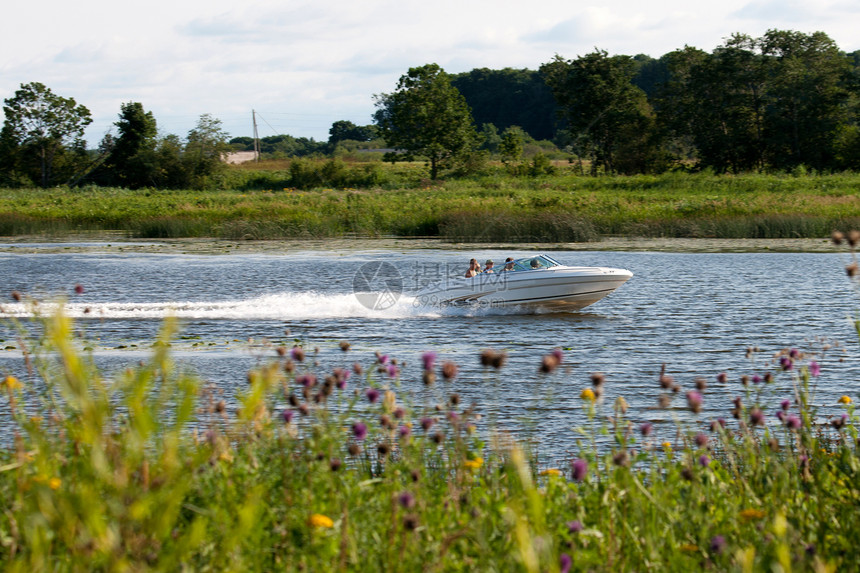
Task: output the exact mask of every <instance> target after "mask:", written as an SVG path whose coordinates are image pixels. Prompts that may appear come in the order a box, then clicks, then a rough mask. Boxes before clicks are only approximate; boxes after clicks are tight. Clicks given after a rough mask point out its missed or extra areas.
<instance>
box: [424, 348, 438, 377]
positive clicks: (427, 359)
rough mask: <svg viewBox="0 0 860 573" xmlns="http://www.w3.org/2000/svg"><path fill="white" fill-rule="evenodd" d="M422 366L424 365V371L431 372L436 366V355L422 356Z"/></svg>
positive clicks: (426, 353)
mask: <svg viewBox="0 0 860 573" xmlns="http://www.w3.org/2000/svg"><path fill="white" fill-rule="evenodd" d="M421 364H423V365H424V370H425V371H427V372H429V371H430V370H433V368H434V367H435V366H436V353H435V352H425V353H424V354H422V355H421Z"/></svg>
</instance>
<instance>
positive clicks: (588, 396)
mask: <svg viewBox="0 0 860 573" xmlns="http://www.w3.org/2000/svg"><path fill="white" fill-rule="evenodd" d="M579 397H580V398H582V399H583V400H588V401H589V402H594V399H595V396H594V390H592V389H591V388H586V389H584V390H583V391H582V394H580V395H579Z"/></svg>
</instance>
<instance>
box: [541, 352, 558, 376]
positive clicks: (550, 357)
mask: <svg viewBox="0 0 860 573" xmlns="http://www.w3.org/2000/svg"><path fill="white" fill-rule="evenodd" d="M558 364H559V359H558V358H557V357H556V356H555V355H554V354H547V355H546V356H544V357H543V358H542V359H541V362H540V368H539V369H538V370H539V371H540V372H541V373H542V374H550V373H552V372H553V371H554V370H555V369H556V368H558Z"/></svg>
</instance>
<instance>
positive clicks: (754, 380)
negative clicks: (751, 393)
mask: <svg viewBox="0 0 860 573" xmlns="http://www.w3.org/2000/svg"><path fill="white" fill-rule="evenodd" d="M752 383H753V384H761V376H759V375H758V374H753V377H752Z"/></svg>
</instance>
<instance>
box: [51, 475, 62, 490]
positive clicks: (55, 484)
mask: <svg viewBox="0 0 860 573" xmlns="http://www.w3.org/2000/svg"><path fill="white" fill-rule="evenodd" d="M61 485H63V481H62V480H61V479H60V478H58V477H52V478H51V479H49V480H48V487H50V488H51V489H60V486H61Z"/></svg>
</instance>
